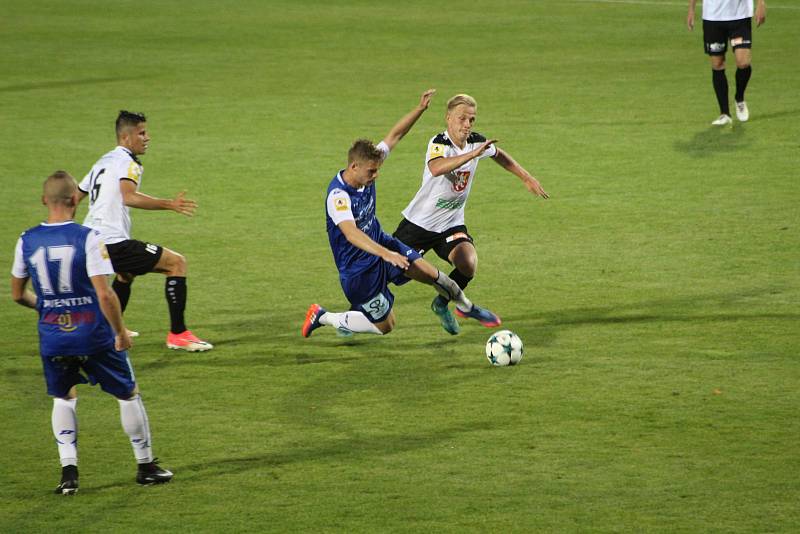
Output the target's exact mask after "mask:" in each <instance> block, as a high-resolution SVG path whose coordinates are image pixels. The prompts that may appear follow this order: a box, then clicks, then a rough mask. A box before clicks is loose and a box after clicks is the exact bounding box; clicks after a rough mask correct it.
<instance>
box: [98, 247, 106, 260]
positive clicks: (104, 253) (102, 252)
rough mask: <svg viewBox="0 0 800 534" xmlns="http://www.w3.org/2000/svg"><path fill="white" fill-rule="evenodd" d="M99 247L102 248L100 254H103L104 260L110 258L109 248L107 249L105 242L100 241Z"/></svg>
mask: <svg viewBox="0 0 800 534" xmlns="http://www.w3.org/2000/svg"><path fill="white" fill-rule="evenodd" d="M98 248H99V249H100V256H102V257H103V259H104V260H107V259H109V257H108V249H106V246H105V245H104V244H103V243H100V244H99V245H98Z"/></svg>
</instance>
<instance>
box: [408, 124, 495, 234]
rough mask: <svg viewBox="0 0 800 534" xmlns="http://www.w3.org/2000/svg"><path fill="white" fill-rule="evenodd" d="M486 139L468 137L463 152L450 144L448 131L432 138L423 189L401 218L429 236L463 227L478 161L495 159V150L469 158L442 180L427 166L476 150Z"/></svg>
mask: <svg viewBox="0 0 800 534" xmlns="http://www.w3.org/2000/svg"><path fill="white" fill-rule="evenodd" d="M484 141H486V138H485V137H483V136H482V135H481V134H479V133H477V132H472V133H471V134H469V137H467V142H466V143H465V144H464V148H458V146H456V144H455V143H453V142H452V141H451V140H450V136H449V135H448V134H447V131H444V132H442V133H440V134H438V135H436V136H434V137H433V138H432V139H431V140H430V142H429V143H428V150H427V152H426V153H425V165H424V167H423V171H422V185H421V186H420V188H419V191H417V194H416V195H415V196H414V198H413V199H412V200H411V202H410V203H409V204H408V206H406V209H404V210H403V217H405V218H406V219H408V220H409V221H411V222H412V223H414V224H416V225H417V226H420V227H422V228H424V229H426V230H428V231H429V232H437V233H438V232H444V231H445V230H447V229H448V228H452V227H454V226H459V225H462V224H464V206H465V205H466V203H467V197H469V192H470V190H471V189H472V182H473V181H474V178H475V170H476V169H477V168H478V160H481V159H483V158H485V157H487V156H488V157H494V156H495V155H496V154H497V148H496V147H495V146H494V145H490V146H489V148H487V149H486V150H484V151H483V154H481V155H480V156H478V157H477V158H472V159H471V160H469V161H468V162H466V163H465V164H464V165H462V166H461V167H459V168H457V169H454V170H452V171H450V172H448V173H446V174H443V175H441V176H434V175H433V174H432V173H431V170H430V168H428V163H429V162H430V161H432V160H434V159H437V158H452V157H455V156H461V155H463V154H466V153H467V152H471V151H472V150H475V149H476V148H478V146H480V145H481V143H483V142H484Z"/></svg>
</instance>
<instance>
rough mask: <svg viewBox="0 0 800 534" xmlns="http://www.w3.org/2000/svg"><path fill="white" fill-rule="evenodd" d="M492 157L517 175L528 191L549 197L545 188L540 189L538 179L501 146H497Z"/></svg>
mask: <svg viewBox="0 0 800 534" xmlns="http://www.w3.org/2000/svg"><path fill="white" fill-rule="evenodd" d="M493 159H494V160H495V161H496V162H497V164H498V165H500V166H501V167H503V168H504V169H505V170H507V171H508V172H510V173H511V174H513V175H515V176H517V177H519V179H520V180H522V183H523V184H525V187H526V188H527V189H528V191H530V192H531V193H533V194H535V195H539V196H540V197H542V198H550V196H549V195H548V194H547V193H546V192H545V190H544V189H542V186H541V184H540V183H539V180H537V179H536V178H534V177H533V175H532V174H531V173H529V172H528V171H526V170H525V168H524V167H523V166H522V165H520V164H519V163H517V162H516V161H515V160H514V158H512V157H511V155H510V154H509V153H508V152H506V151H505V150H503V149H502V148H498V149H497V154H495V156H494V158H493Z"/></svg>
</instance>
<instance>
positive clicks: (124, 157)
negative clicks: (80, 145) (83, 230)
mask: <svg viewBox="0 0 800 534" xmlns="http://www.w3.org/2000/svg"><path fill="white" fill-rule="evenodd" d="M143 172H144V168H143V167H142V163H141V162H140V161H139V160H138V159H136V156H135V155H133V153H131V152H130V151H129V150H128V149H126V148H124V147H121V146H118V147H116V148H115V149H114V150H112V151H111V152H109V153H107V154H105V155H103V157H101V158H100V159H99V160H97V163H95V164H94V166H93V167H92V170H90V171H89V174H87V175H86V177H84V179H83V180H81V183H80V184H79V185H78V188H80V190H81V191H82V192H84V193H86V194H87V195H89V213H87V214H86V219H84V221H83V224H84V225H85V226H89V227H90V228H94V229H95V230H97V231H98V232H100V238H101V239H102V240H103V242H104V243H106V244H113V243H119V242H120V241H125V240H126V239H130V238H131V215H130V208H128V206H126V205H125V202H124V199H123V198H122V191H121V190H120V181H121V180H130V181H131V182H133V183H134V184H136V190H137V191H138V190H139V186H140V185H141V182H142V173H143Z"/></svg>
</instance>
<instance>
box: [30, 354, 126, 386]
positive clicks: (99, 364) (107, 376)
mask: <svg viewBox="0 0 800 534" xmlns="http://www.w3.org/2000/svg"><path fill="white" fill-rule="evenodd" d="M42 365H43V367H44V379H45V382H47V394H48V395H51V396H53V397H65V396H66V395H67V393H68V392H69V390H70V388H72V386H75V385H77V384H91V385H93V386H94V385H95V384H100V389H102V390H103V391H105V392H106V393H110V394H111V395H114V396H115V397H117V398H120V399H127V398H129V397H130V396H131V393H132V392H133V390H134V389H135V388H136V377H134V375H133V367H131V362H130V360H129V359H128V352H127V351H124V350H123V351H117V350H114V348H113V347H112V348H110V349H108V350H106V351H104V352H98V353H96V354H92V355H89V356H42Z"/></svg>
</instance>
